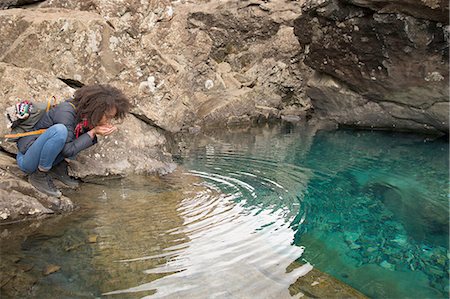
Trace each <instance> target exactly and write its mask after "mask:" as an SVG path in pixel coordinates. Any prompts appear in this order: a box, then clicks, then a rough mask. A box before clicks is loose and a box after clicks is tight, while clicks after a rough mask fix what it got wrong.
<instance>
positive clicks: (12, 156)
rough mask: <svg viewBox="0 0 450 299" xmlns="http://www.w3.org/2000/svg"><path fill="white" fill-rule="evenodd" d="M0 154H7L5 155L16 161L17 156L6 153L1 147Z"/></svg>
mask: <svg viewBox="0 0 450 299" xmlns="http://www.w3.org/2000/svg"><path fill="white" fill-rule="evenodd" d="M0 153H3V154H5V155H8V156H10V157H11V158H14V159H15V158H16V155H15V154H13V153H10V152H8V151H6V150H5V149H4V148H2V147H0Z"/></svg>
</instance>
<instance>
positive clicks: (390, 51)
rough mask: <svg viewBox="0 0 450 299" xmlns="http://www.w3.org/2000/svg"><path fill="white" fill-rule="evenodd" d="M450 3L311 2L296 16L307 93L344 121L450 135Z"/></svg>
mask: <svg viewBox="0 0 450 299" xmlns="http://www.w3.org/2000/svg"><path fill="white" fill-rule="evenodd" d="M448 32H449V27H448V2H447V1H412V0H410V1H406V0H403V1H360V0H354V1H337V0H336V1H334V0H330V1H328V0H326V1H309V2H307V3H305V6H304V9H303V14H302V16H300V17H299V18H298V19H297V20H296V21H295V34H296V36H297V37H298V39H299V41H300V44H301V45H302V48H303V51H304V54H305V60H304V61H305V64H307V65H308V66H310V67H312V68H313V69H314V70H316V74H315V76H313V77H312V79H311V80H310V81H309V83H308V85H309V89H308V91H307V92H308V95H309V96H310V98H311V100H312V101H313V106H314V108H315V111H316V112H318V114H319V115H322V116H324V117H327V118H329V119H332V120H334V121H336V122H337V123H340V124H345V125H351V126H358V127H369V128H380V129H395V130H409V131H425V132H434V133H442V134H448V131H449V128H448V125H449V123H448V117H449V116H448V115H449V99H448V97H449V89H448V87H449V85H448V80H449V72H448Z"/></svg>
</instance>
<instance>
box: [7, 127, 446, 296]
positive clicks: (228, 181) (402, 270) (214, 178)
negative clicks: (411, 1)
mask: <svg viewBox="0 0 450 299" xmlns="http://www.w3.org/2000/svg"><path fill="white" fill-rule="evenodd" d="M184 146H185V149H184V151H183V153H182V154H181V155H180V157H179V163H180V167H179V168H178V170H177V171H176V173H174V174H171V175H168V176H165V177H161V178H157V177H145V176H134V177H128V178H125V179H110V180H102V181H99V182H95V183H85V184H83V186H82V188H81V189H80V190H78V191H76V192H74V191H70V194H69V197H70V198H71V199H72V200H73V201H74V202H76V203H77V204H78V205H79V206H80V208H79V209H78V210H77V211H75V212H73V213H71V214H70V215H64V216H56V217H51V218H49V219H44V220H41V221H35V222H33V223H31V224H30V223H24V224H22V225H19V226H17V225H16V226H14V227H12V226H3V227H0V231H1V237H2V243H3V244H2V248H1V256H2V272H3V273H8V271H10V272H11V271H12V272H14V271H16V272H15V273H16V275H15V276H14V277H12V275H10V276H11V277H9V280H7V279H8V275H6V276H4V277H3V278H2V280H3V281H2V297H5V298H8V297H14V296H18V295H20V296H26V295H27V296H34V297H37V298H50V297H56V298H83V297H86V298H93V297H111V298H141V297H151V298H291V297H292V296H294V297H296V298H298V297H304V298H308V297H313V296H314V295H313V294H309V293H305V292H302V289H301V288H296V285H297V284H298V283H299V281H301V280H302V276H303V275H305V274H306V275H308V274H307V273H308V272H309V271H310V270H311V269H312V268H314V269H317V270H320V271H321V272H325V273H328V274H330V275H332V276H334V277H335V278H337V279H339V280H341V281H343V282H345V283H346V284H348V285H350V286H352V287H353V288H355V289H356V290H358V291H360V292H361V293H363V294H364V295H366V296H369V297H373V298H448V296H449V284H448V281H449V270H448V269H449V217H448V215H449V214H448V213H449V204H448V199H449V197H448V190H449V189H448V187H449V185H448V184H449V176H448V163H449V158H448V157H449V147H448V141H447V140H439V139H438V140H431V139H427V138H426V137H423V136H417V135H411V134H399V133H395V134H394V133H382V132H363V131H350V130H338V131H315V130H314V128H310V127H308V126H303V127H293V126H290V125H280V126H270V127H265V128H253V129H248V130H244V129H243V130H234V131H232V132H223V133H221V134H218V133H216V134H214V135H211V136H209V137H208V136H198V137H197V138H194V139H193V140H190V141H189V142H188V143H186V144H184ZM14 236H19V238H17V237H14ZM8 261H12V262H13V263H14V265H15V266H17V267H18V268H20V269H22V271H21V272H20V271H19V270H17V269H11V266H10V265H9V266H5V265H7V262H8ZM49 265H55V266H57V267H59V268H57V269H58V270H57V271H55V272H54V273H51V274H49V275H47V274H48V273H45V274H43V271H44V272H45V269H48V266H49ZM5 267H8V268H7V269H5ZM23 269H25V270H26V271H23ZM19 272H20V273H23V274H21V275H18V274H17V273H19ZM5 277H6V278H5ZM305 277H306V276H305ZM5 279H6V280H7V281H6V280H5ZM18 279H19V281H17V280H18ZM5 281H6V282H5ZM18 285H21V286H22V289H20V288H19V287H18Z"/></svg>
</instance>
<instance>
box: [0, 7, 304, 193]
mask: <svg viewBox="0 0 450 299" xmlns="http://www.w3.org/2000/svg"><path fill="white" fill-rule="evenodd" d="M0 8H7V9H4V10H0V28H1V30H0V40H1V42H0V109H1V110H4V108H5V107H8V106H10V105H11V104H13V103H14V102H15V101H16V99H17V98H21V99H32V100H38V101H47V100H48V99H49V98H51V97H52V96H55V97H56V98H57V99H58V100H60V101H61V100H63V99H65V98H67V97H70V95H71V94H72V93H73V91H74V88H76V87H77V86H81V85H83V84H92V83H109V84H112V85H114V86H116V87H118V88H120V89H122V90H124V92H125V93H126V94H127V95H128V96H129V98H130V99H131V100H132V103H133V109H132V113H131V115H129V116H128V117H127V119H126V120H125V121H124V122H123V124H121V125H120V126H119V132H117V133H116V134H114V135H113V136H111V137H110V138H103V139H102V140H100V142H99V144H98V145H96V146H95V147H92V148H90V149H89V150H87V151H84V152H82V153H81V154H80V155H79V157H78V158H77V160H78V161H77V162H76V163H74V164H72V169H71V170H72V174H74V175H76V176H78V177H81V178H84V179H89V178H90V177H92V176H98V175H100V176H104V175H125V174H127V173H130V172H137V173H167V172H170V171H172V170H173V169H174V167H175V166H174V165H175V164H174V163H173V162H172V157H171V154H170V151H169V149H168V143H169V141H170V138H171V135H172V134H175V133H178V132H185V131H187V132H197V131H199V130H202V129H204V128H207V127H211V126H219V125H220V126H223V125H225V126H227V125H234V124H236V123H239V124H241V123H252V122H254V121H261V120H267V119H270V118H279V119H280V118H288V119H299V118H304V117H305V116H306V115H307V114H308V113H309V111H310V109H311V103H310V101H309V99H308V98H307V96H306V94H305V93H304V91H303V89H304V88H303V87H304V86H305V84H306V83H305V82H306V81H304V80H303V78H305V77H307V76H308V75H309V73H310V69H309V68H308V67H306V66H304V65H303V64H302V63H301V62H299V59H300V56H299V55H298V53H299V49H300V48H299V44H298V41H297V39H296V37H295V35H294V31H293V21H294V19H295V18H296V17H297V16H298V15H300V13H301V2H297V1H289V0H286V1H284V0H282V1H258V0H251V1H203V0H198V1H169V0H151V1H138V0H126V1H123V0H120V1H119V0H87V1H84V0H83V1H81V0H80V1H62V0H48V1H32V0H29V1H17V0H16V1H12V0H8V1H1V2H0ZM7 132H8V129H7V128H6V122H5V121H3V120H2V121H0V134H2V135H4V134H5V133H7ZM0 147H1V148H2V150H4V151H7V152H10V153H14V152H15V150H16V149H15V146H14V144H11V143H9V142H5V141H2V142H1V143H0ZM8 161H10V160H8ZM9 163H12V164H13V163H14V162H9ZM12 164H11V165H10V166H12ZM8 167H9V166H8ZM24 184H27V183H26V182H24ZM8 186H9V185H8ZM2 188H4V190H6V192H7V193H8V194H11V192H13V190H15V189H14V188H10V187H7V186H6V185H5V186H3V187H2ZM16 189H17V188H16ZM16 191H17V190H16ZM0 195H1V194H0ZM6 197H7V196H4V197H2V196H0V198H2V199H5V198H6ZM0 202H1V200H0Z"/></svg>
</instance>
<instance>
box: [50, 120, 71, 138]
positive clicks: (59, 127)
mask: <svg viewBox="0 0 450 299" xmlns="http://www.w3.org/2000/svg"><path fill="white" fill-rule="evenodd" d="M49 130H52V131H53V132H54V134H55V135H56V136H58V137H60V138H61V139H62V140H64V141H65V140H66V139H67V128H66V126H65V125H63V124H56V125H53V126H51V127H50V128H49Z"/></svg>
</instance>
